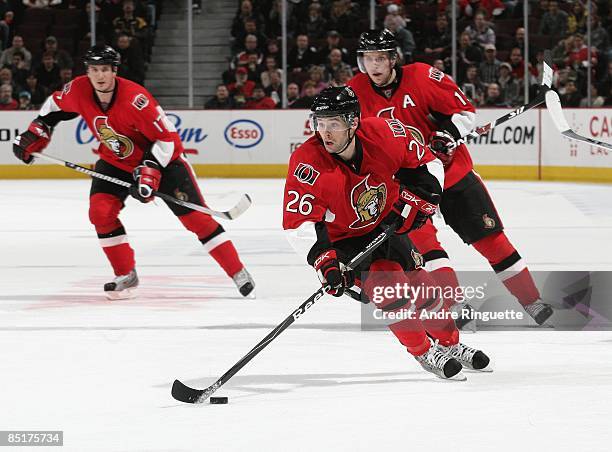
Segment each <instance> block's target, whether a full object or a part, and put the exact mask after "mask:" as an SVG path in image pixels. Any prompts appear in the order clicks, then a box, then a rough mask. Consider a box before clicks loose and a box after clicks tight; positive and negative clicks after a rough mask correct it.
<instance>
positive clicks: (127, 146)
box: [94, 116, 134, 159]
mask: <svg viewBox="0 0 612 452" xmlns="http://www.w3.org/2000/svg"><path fill="white" fill-rule="evenodd" d="M94 128H95V129H96V132H97V133H98V136H99V137H100V141H101V142H102V143H104V145H105V146H106V147H107V148H108V149H110V150H111V151H112V152H113V154H115V155H116V156H117V157H119V158H120V159H124V158H126V157H129V156H130V155H132V152H134V143H132V140H130V139H129V138H128V137H126V136H123V135H120V134H118V133H117V132H115V131H114V130H113V128H112V127H111V126H109V125H108V118H107V117H106V116H97V117H96V119H94Z"/></svg>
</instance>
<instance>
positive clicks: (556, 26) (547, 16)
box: [540, 0, 567, 38]
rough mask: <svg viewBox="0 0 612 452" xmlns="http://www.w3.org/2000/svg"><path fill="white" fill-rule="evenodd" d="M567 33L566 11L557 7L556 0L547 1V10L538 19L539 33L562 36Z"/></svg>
mask: <svg viewBox="0 0 612 452" xmlns="http://www.w3.org/2000/svg"><path fill="white" fill-rule="evenodd" d="M566 33H567V13H566V12H565V11H563V10H560V9H559V3H558V2H557V1H556V0H551V1H549V2H548V11H547V12H546V13H544V16H542V20H541V21H540V34H541V35H547V36H553V37H555V38H562V37H564V36H565V35H566Z"/></svg>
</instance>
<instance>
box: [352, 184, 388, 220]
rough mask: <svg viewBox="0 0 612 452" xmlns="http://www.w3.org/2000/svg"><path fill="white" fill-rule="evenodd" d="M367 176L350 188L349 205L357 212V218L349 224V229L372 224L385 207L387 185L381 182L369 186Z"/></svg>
mask: <svg viewBox="0 0 612 452" xmlns="http://www.w3.org/2000/svg"><path fill="white" fill-rule="evenodd" d="M369 177H370V175H369V174H368V175H367V176H366V178H365V179H363V180H362V181H361V182H359V183H358V184H357V185H355V186H354V187H353V189H352V190H351V205H352V206H353V210H354V211H355V213H356V214H357V220H355V221H353V222H352V223H351V224H350V226H349V227H350V228H351V229H361V228H365V227H367V226H369V225H371V224H374V223H375V222H376V220H377V219H378V217H380V215H381V214H382V212H383V210H384V209H385V203H386V202H387V186H386V185H385V184H384V183H381V184H380V185H378V186H372V187H371V186H370V185H369V184H368V178H369Z"/></svg>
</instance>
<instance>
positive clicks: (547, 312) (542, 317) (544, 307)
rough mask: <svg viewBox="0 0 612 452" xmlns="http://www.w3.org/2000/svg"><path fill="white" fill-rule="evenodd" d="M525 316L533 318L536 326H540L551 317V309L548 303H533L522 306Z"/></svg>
mask: <svg viewBox="0 0 612 452" xmlns="http://www.w3.org/2000/svg"><path fill="white" fill-rule="evenodd" d="M523 308H524V309H525V311H527V314H529V315H530V316H531V317H533V320H535V321H536V323H537V324H538V325H542V324H543V323H544V322H546V321H547V320H548V319H549V318H550V316H551V315H553V312H554V311H553V308H552V306H551V305H549V304H548V303H544V302H542V301H535V302H533V303H531V304H528V305H527V306H523Z"/></svg>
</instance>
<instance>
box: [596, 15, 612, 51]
mask: <svg viewBox="0 0 612 452" xmlns="http://www.w3.org/2000/svg"><path fill="white" fill-rule="evenodd" d="M611 25H612V22H611V23H610V24H609V26H611ZM611 28H612V27H611ZM591 45H592V46H593V47H595V48H596V49H598V51H600V52H604V54H605V53H607V54H608V58H609V57H610V56H611V55H612V49H611V48H610V36H609V34H608V31H607V30H606V29H605V28H604V27H603V26H602V24H601V20H600V19H599V16H598V15H597V14H593V18H592V19H591Z"/></svg>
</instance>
